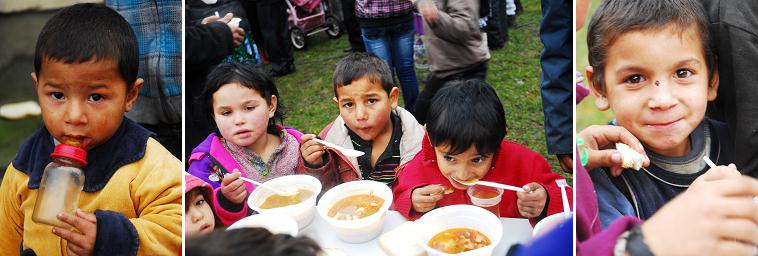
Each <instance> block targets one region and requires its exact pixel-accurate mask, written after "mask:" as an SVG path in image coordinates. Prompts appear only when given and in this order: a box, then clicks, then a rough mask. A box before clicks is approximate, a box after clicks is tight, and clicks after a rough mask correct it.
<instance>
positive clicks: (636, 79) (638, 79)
mask: <svg viewBox="0 0 758 256" xmlns="http://www.w3.org/2000/svg"><path fill="white" fill-rule="evenodd" d="M644 81H645V77H643V76H642V75H640V74H634V75H631V76H628V77H627V78H626V79H624V83H629V84H638V83H642V82H644Z"/></svg>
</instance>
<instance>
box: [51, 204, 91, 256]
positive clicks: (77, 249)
mask: <svg viewBox="0 0 758 256" xmlns="http://www.w3.org/2000/svg"><path fill="white" fill-rule="evenodd" d="M58 219H59V220H60V221H63V222H65V223H67V224H69V225H71V226H72V227H74V229H70V230H68V229H63V228H59V227H53V234H55V235H57V236H59V237H61V238H63V239H65V240H66V241H67V242H68V244H67V245H66V253H67V254H68V255H77V256H79V255H92V251H93V250H94V248H95V238H97V217H96V216H95V214H92V213H85V212H83V211H82V210H80V209H77V210H76V215H71V214H68V213H60V214H58Z"/></svg>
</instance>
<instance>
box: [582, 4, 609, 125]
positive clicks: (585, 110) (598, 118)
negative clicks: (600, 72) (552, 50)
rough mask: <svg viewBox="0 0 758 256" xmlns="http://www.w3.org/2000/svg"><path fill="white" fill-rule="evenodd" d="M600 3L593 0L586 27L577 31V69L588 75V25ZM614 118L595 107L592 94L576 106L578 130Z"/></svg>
mask: <svg viewBox="0 0 758 256" xmlns="http://www.w3.org/2000/svg"><path fill="white" fill-rule="evenodd" d="M599 4H600V0H592V5H591V6H590V11H588V12H587V17H586V19H585V22H584V27H582V29H581V30H579V31H577V32H576V63H574V64H576V67H575V68H576V71H578V72H581V73H582V75H585V76H586V75H587V73H586V71H587V66H589V62H588V61H587V26H588V25H589V23H590V18H591V17H592V14H593V13H595V9H597V6H598V5H599ZM583 83H584V86H585V87H588V88H589V84H588V83H587V81H586V78H585V81H584V82H583ZM612 119H613V112H612V111H610V110H608V111H600V110H598V109H597V108H595V98H594V97H593V96H592V95H591V94H590V95H589V96H587V97H586V98H584V100H582V102H581V103H580V104H579V105H577V106H576V131H577V132H579V131H581V130H582V129H584V128H586V127H587V126H590V125H593V124H607V123H608V121H610V120H612Z"/></svg>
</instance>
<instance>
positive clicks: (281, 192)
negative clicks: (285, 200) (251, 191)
mask: <svg viewBox="0 0 758 256" xmlns="http://www.w3.org/2000/svg"><path fill="white" fill-rule="evenodd" d="M240 179H241V180H243V181H247V182H250V183H253V184H255V185H256V186H259V187H265V188H266V189H269V190H271V191H274V193H276V194H278V195H281V196H294V195H297V193H299V192H300V191H299V190H298V189H297V188H295V187H291V186H290V187H286V188H285V190H281V189H279V188H274V187H272V186H270V185H266V184H263V183H260V182H257V181H255V180H251V179H248V178H245V177H241V176H240Z"/></svg>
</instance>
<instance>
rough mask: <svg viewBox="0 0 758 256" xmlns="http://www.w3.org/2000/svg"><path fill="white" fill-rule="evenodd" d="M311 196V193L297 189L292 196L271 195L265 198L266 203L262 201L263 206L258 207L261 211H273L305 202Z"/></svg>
mask: <svg viewBox="0 0 758 256" xmlns="http://www.w3.org/2000/svg"><path fill="white" fill-rule="evenodd" d="M312 195H313V191H311V190H307V189H303V188H298V189H297V193H296V194H294V195H279V194H272V195H270V196H269V197H267V198H266V201H263V204H261V205H260V206H259V207H260V208H261V209H273V208H279V207H284V206H288V205H294V204H299V203H300V202H302V201H305V199H308V198H310V197H311V196H312Z"/></svg>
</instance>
